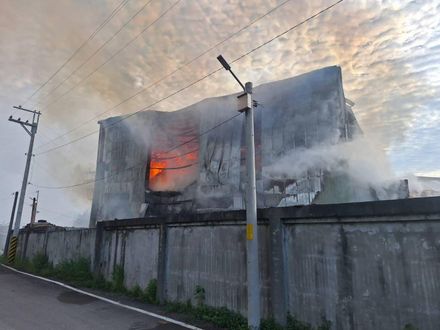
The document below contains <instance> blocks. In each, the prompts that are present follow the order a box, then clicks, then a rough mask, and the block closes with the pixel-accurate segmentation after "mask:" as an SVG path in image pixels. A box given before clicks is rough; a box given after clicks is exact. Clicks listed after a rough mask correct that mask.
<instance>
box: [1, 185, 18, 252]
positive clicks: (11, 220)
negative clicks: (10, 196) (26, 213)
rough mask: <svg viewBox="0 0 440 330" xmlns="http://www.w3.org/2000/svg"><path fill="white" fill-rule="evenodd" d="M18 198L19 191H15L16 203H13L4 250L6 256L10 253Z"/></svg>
mask: <svg viewBox="0 0 440 330" xmlns="http://www.w3.org/2000/svg"><path fill="white" fill-rule="evenodd" d="M17 198H18V191H16V192H15V193H14V203H13V204H12V212H11V219H10V220H9V227H8V232H7V234H6V242H5V248H4V250H3V256H4V257H5V258H6V256H7V255H8V249H9V240H10V239H11V232H12V224H13V223H14V216H15V208H16V207H17Z"/></svg>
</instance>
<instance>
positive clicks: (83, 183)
mask: <svg viewBox="0 0 440 330" xmlns="http://www.w3.org/2000/svg"><path fill="white" fill-rule="evenodd" d="M241 114H242V113H241V112H239V113H237V114H235V115H234V116H232V117H230V118H228V119H226V120H224V121H222V122H220V123H218V124H217V125H215V126H213V127H211V128H209V129H207V130H206V131H204V132H203V133H200V134H199V135H197V136H195V137H194V138H192V139H190V140H188V141H185V142H183V143H180V144H178V145H176V146H174V147H172V148H171V149H169V150H167V151H165V152H164V153H170V152H171V151H173V150H176V149H177V148H180V147H182V146H184V145H186V144H188V143H190V142H192V141H195V140H197V139H199V138H200V137H201V136H203V135H205V134H208V133H209V132H211V131H213V130H215V129H217V128H218V127H220V126H222V125H224V124H226V123H228V122H230V121H231V120H233V119H235V118H237V117H238V116H240V115H241ZM195 164H196V163H194V164H189V165H188V166H185V167H189V166H193V165H195ZM142 165H144V162H142V163H138V164H136V165H132V166H130V167H127V168H125V169H123V170H120V171H116V172H115V173H112V174H111V175H108V176H104V177H102V178H98V179H96V178H95V179H94V180H88V181H85V182H81V183H77V184H73V185H69V186H41V185H38V184H33V183H29V184H30V185H32V186H34V187H36V188H40V189H69V188H75V187H79V186H84V185H88V184H91V183H94V182H98V181H102V180H105V179H109V178H112V177H114V176H116V175H118V174H119V173H121V172H124V171H128V170H131V169H134V168H136V167H138V166H142ZM152 169H163V170H167V169H177V168H152Z"/></svg>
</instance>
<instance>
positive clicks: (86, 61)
mask: <svg viewBox="0 0 440 330" xmlns="http://www.w3.org/2000/svg"><path fill="white" fill-rule="evenodd" d="M152 1H153V0H149V1H147V2H146V3H145V4H144V5H143V6H142V7H141V8H140V9H139V10H138V11H137V12H136V13H135V14H134V15H132V16H131V17H130V18H129V20H128V21H126V22H125V23H124V24H123V25H122V26H121V27H120V28H119V29H118V30H117V31H116V32H115V33H113V34H112V36H111V37H110V38H109V39H107V40H106V41H105V42H104V43H103V44H102V45H101V46H99V47H98V48H97V49H96V50H95V51H94V52H93V53H92V54H91V55H89V57H87V58H86V60H85V61H83V62H82V63H81V64H80V65H78V66H77V67H76V68H75V69H74V70H73V71H72V72H71V73H70V74H69V75H68V76H67V77H66V78H64V79H63V80H61V81H60V82H59V83H58V85H56V86H55V88H53V89H52V90H50V91H49V93H48V94H47V95H46V97H48V96H50V95H51V94H53V93H54V92H55V91H56V90H57V89H58V88H59V87H60V86H61V85H63V84H64V82H66V81H67V80H69V79H70V77H72V76H73V75H74V74H75V73H76V72H78V70H80V69H81V68H82V67H83V66H84V65H86V64H87V63H88V62H89V61H90V60H91V59H92V58H93V57H94V56H95V55H96V54H98V53H99V52H100V51H101V50H102V49H103V48H104V47H105V46H107V45H108V44H109V43H110V42H111V41H112V40H113V39H114V38H116V37H117V36H118V34H119V33H120V32H121V31H122V30H124V29H125V27H126V26H127V25H128V24H129V23H130V22H131V21H132V20H133V19H135V18H136V16H138V15H139V14H140V13H141V12H142V11H143V10H144V8H145V7H146V6H148V5H149V4H150V3H151V2H152ZM66 94H68V93H65V94H62V95H61V96H60V97H59V98H58V99H56V100H55V101H53V102H51V103H48V104H47V105H46V107H47V106H48V105H50V104H52V103H55V102H56V101H57V100H59V99H61V98H62V97H63V96H64V95H66Z"/></svg>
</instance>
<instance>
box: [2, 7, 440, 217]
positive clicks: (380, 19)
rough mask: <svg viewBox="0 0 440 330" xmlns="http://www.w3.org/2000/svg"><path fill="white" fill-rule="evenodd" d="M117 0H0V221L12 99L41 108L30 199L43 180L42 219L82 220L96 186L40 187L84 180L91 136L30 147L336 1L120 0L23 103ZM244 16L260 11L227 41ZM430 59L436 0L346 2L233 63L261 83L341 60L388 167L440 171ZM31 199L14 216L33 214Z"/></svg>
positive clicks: (437, 49) (227, 80)
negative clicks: (46, 151) (100, 26)
mask: <svg viewBox="0 0 440 330" xmlns="http://www.w3.org/2000/svg"><path fill="white" fill-rule="evenodd" d="M284 2H285V3H284ZM120 4H121V1H120V0H108V1H104V0H99V1H98V0H97V1H86V0H61V1H60V0H35V1H26V0H2V1H0V46H1V52H0V72H1V77H0V105H1V113H2V118H3V119H2V120H0V148H1V149H0V150H1V162H0V175H1V177H2V184H1V185H0V205H1V208H0V223H4V222H6V221H7V220H8V218H9V212H10V206H11V203H12V196H10V194H11V193H12V192H13V191H15V190H19V188H20V185H21V179H22V174H23V169H24V164H25V156H24V153H25V152H26V151H27V147H28V140H29V137H28V135H27V134H26V133H25V132H24V130H23V129H22V128H21V127H20V126H19V125H17V124H14V123H11V122H8V120H7V118H8V117H9V115H11V114H14V116H16V117H17V116H20V117H22V118H26V115H25V114H24V113H19V111H13V109H12V106H13V105H18V104H22V105H23V106H25V107H31V108H33V109H34V108H36V109H38V110H41V111H42V112H43V116H42V118H41V124H40V127H39V132H38V134H37V138H36V148H35V150H34V153H35V154H36V156H35V157H34V160H33V162H34V163H33V167H32V172H31V177H30V180H29V181H30V182H31V183H32V185H30V186H29V187H28V197H32V196H33V195H34V194H35V191H36V190H40V205H39V206H40V213H39V215H38V218H43V219H48V220H49V221H51V222H53V223H57V224H60V225H72V224H77V225H78V224H81V223H84V224H85V223H86V222H85V221H84V222H81V219H85V218H86V217H87V212H88V209H89V208H90V196H91V191H92V189H93V185H88V186H82V187H80V188H73V189H64V190H63V189H44V188H37V186H38V185H40V186H65V185H72V184H76V183H79V182H84V181H87V180H90V179H91V178H93V175H94V174H93V172H94V169H95V160H96V146H97V140H98V135H97V134H92V135H90V136H88V137H87V138H84V139H81V140H79V141H77V142H76V143H72V144H69V145H67V146H64V147H62V148H59V149H56V150H53V151H51V152H48V153H45V154H41V155H39V153H40V152H43V151H45V150H48V149H50V148H52V147H55V146H58V145H62V144H65V143H67V142H69V141H72V140H75V139H77V138H79V137H81V136H84V135H86V134H89V133H90V132H93V131H95V130H97V128H98V125H97V120H98V118H106V117H109V116H113V115H118V114H128V113H132V112H134V111H138V110H140V109H142V108H144V107H146V106H148V105H150V104H152V103H155V102H156V101H158V100H160V99H161V98H163V97H165V96H167V95H169V94H172V93H174V92H176V91H178V90H179V89H181V88H182V87H185V86H187V85H189V84H190V83H192V82H194V81H197V80H198V79H200V78H202V77H203V76H205V75H206V74H208V73H210V72H212V71H214V70H216V69H217V68H219V67H220V64H219V63H218V62H217V60H216V56H217V55H218V54H220V53H221V54H223V55H224V57H225V58H226V59H227V60H230V61H232V60H233V59H236V58H239V57H240V56H241V55H243V54H245V53H247V52H248V51H249V50H251V49H253V48H255V47H257V46H259V45H261V44H263V43H265V42H266V41H268V40H269V39H271V38H272V37H274V36H276V35H278V34H279V33H281V32H283V31H285V30H287V29H288V28H290V27H292V26H294V25H295V24H297V23H299V22H301V21H303V20H304V19H306V18H307V17H309V16H311V15H313V14H315V13H317V12H319V11H320V10H321V9H323V8H325V7H327V6H329V5H330V4H332V2H331V1H321V0H311V1H303V0H301V1H293V0H291V1H287V2H286V1H285V0H281V1H275V0H270V1H268V0H264V1H263V0H254V1H242V0H240V1H239V0H230V1H227V0H221V1H209V0H181V1H176V0H151V1H148V0H145V1H141V0H128V1H124V2H123V6H121V8H120V10H119V11H117V13H116V15H115V16H114V17H113V18H112V19H111V20H110V21H109V22H108V23H107V24H106V25H105V26H104V27H103V28H102V29H101V30H100V31H99V32H98V33H97V34H96V35H95V36H94V37H93V38H91V39H90V40H89V41H88V42H87V44H86V45H85V46H84V47H83V48H81V50H80V51H79V52H77V54H76V55H75V56H74V57H73V58H72V60H71V61H69V62H68V63H67V64H66V65H65V67H63V69H61V70H60V71H59V72H58V73H57V74H56V75H55V76H54V77H53V79H51V80H49V82H48V83H47V84H46V85H45V86H44V87H43V88H41V89H40V90H39V91H38V93H36V94H35V95H34V96H33V97H32V98H31V99H30V100H28V101H26V100H27V99H28V97H29V96H30V95H32V94H33V93H34V92H35V91H36V90H37V88H39V87H40V86H41V85H42V84H43V83H45V82H46V81H47V79H48V78H49V77H50V76H51V75H52V74H53V73H54V72H55V71H56V70H57V69H58V68H59V67H60V66H61V65H62V64H63V63H64V62H65V61H66V60H67V59H68V58H69V57H70V56H71V55H72V54H73V53H74V52H75V51H76V50H77V49H78V47H80V46H81V45H82V44H83V42H84V41H85V40H87V39H88V38H89V36H90V35H91V34H92V33H93V32H94V31H95V30H96V28H97V27H98V26H99V25H100V24H101V23H102V22H103V21H104V20H105V19H106V18H107V17H108V16H109V15H110V13H111V12H112V11H113V10H114V9H115V8H118V6H119V5H120ZM278 5H281V6H280V7H279V8H278V9H276V10H274V11H272V12H271V13H270V14H269V15H267V16H265V17H264V18H262V19H260V20H258V19H259V18H260V17H261V16H263V15H264V14H265V13H267V12H269V11H270V10H271V9H273V8H275V7H277V6H278ZM136 13H138V14H137V15H136V16H134V15H135V14H136ZM133 16H134V18H133V19H132V20H131V21H130V22H129V23H128V24H126V22H128V21H129V20H130V19H131V18H132V17H133ZM254 20H258V21H257V22H256V23H254V24H252V25H251V26H249V27H248V28H246V29H244V30H243V31H242V32H240V33H238V34H236V35H234V36H233V37H232V38H230V36H231V35H233V34H235V33H237V32H238V31H240V30H241V29H242V28H243V27H245V26H247V25H249V24H250V23H251V22H252V21H254ZM125 24H126V25H125ZM124 25H125V26H124ZM143 30H145V31H144V32H143V33H141V32H142V31H143ZM118 31H119V32H118ZM117 32H118V33H117ZM115 33H117V34H116V35H115ZM136 36H138V37H137V38H136V39H133V38H135V37H136ZM227 38H229V39H228V40H227V41H226V42H224V43H221V41H223V40H224V39H227ZM132 39H133V41H132V42H130V41H131V40H132ZM103 45H104V46H103ZM125 45H127V46H126V47H125V48H123V47H124V46H125ZM216 45H217V46H216ZM102 46H103V47H102ZM214 46H216V47H214ZM101 47H102V48H101ZM99 48H101V49H100V50H99V51H97V50H98V49H99ZM122 48H123V49H122ZM211 48H213V49H212V50H211V51H209V52H206V51H207V50H209V49H211ZM205 52H206V54H204V55H203V56H201V57H200V58H198V59H197V60H195V61H192V59H193V58H195V57H197V56H199V55H200V54H203V53H205ZM115 53H116V55H114V54H115ZM93 54H94V55H93ZM92 55H93V56H92ZM191 61H192V62H191ZM439 61H440V1H438V0H437V1H427V0H425V1H404V0H401V1H385V0H383V1H373V0H369V1H361V0H351V1H349V0H345V1H343V2H342V3H340V4H338V5H337V6H335V7H334V8H332V9H331V10H329V11H328V12H325V13H324V14H322V15H320V16H319V17H317V18H315V19H313V20H310V21H308V22H307V23H305V24H303V25H301V26H299V27H298V28H296V29H294V30H292V31H291V32H289V33H287V34H285V35H283V36H282V37H280V38H277V39H276V40H275V41H273V42H271V43H269V44H267V45H265V46H263V47H261V48H259V49H258V50H256V51H254V52H253V53H251V54H249V55H247V56H245V57H243V58H242V59H240V60H238V61H236V62H235V63H234V64H233V69H234V71H235V72H236V73H237V74H238V75H239V77H240V78H241V79H242V80H244V81H252V82H253V83H254V84H255V85H258V84H261V83H265V82H270V81H274V80H278V79H283V78H288V77H291V76H295V75H298V74H301V73H305V72H307V71H310V70H313V69H318V68H321V67H324V66H328V65H340V66H341V68H342V73H343V80H344V81H343V82H344V89H345V94H346V97H348V98H349V99H351V100H352V101H354V102H355V104H356V105H355V107H354V109H353V110H354V112H355V115H356V117H357V119H358V121H359V123H360V125H361V127H362V128H363V130H364V133H365V134H366V136H367V137H368V138H369V139H370V140H374V141H375V143H377V144H378V146H379V147H380V148H383V149H384V150H385V151H386V154H387V155H388V158H389V161H390V163H391V167H392V169H393V170H394V171H395V172H396V173H397V174H398V175H402V176H404V175H407V174H409V173H417V174H422V175H433V176H434V175H435V176H440V165H439V164H440V147H439V143H438V141H440V125H439V123H440V109H439V106H440V101H439V95H440V66H439V65H438V64H439ZM189 62H190V64H189V65H187V63H189ZM104 63H105V64H104ZM98 67H99V70H97V71H96V72H94V73H93V74H92V72H93V71H94V70H95V69H96V68H98ZM181 67H182V69H181V70H179V71H177V72H175V73H174V74H172V75H170V73H172V72H174V71H175V70H176V69H178V68H181ZM72 72H74V73H73V74H71V73H72ZM69 76H70V77H69ZM67 77H69V78H68V79H66V78H67ZM86 77H87V78H86ZM164 77H166V78H165V79H163V78H164ZM64 80H65V81H64ZM159 80H160V82H159V83H157V84H155V85H154V86H153V87H149V86H151V84H152V83H155V82H158V81H159ZM63 81H64V82H63ZM238 89H239V86H237V85H236V83H235V82H234V80H233V79H232V78H231V77H230V75H229V74H228V73H227V72H225V71H223V70H221V71H219V72H217V73H215V74H213V75H211V76H209V77H208V78H206V79H204V80H202V81H200V82H199V83H196V84H194V85H193V86H192V87H190V88H187V89H185V90H183V91H182V92H180V93H177V94H175V95H174V96H172V97H170V98H168V99H166V100H165V101H162V102H159V103H157V104H155V105H154V106H153V107H152V109H155V110H163V111H173V110H177V109H179V108H181V107H182V106H185V105H189V104H191V103H194V102H196V101H199V100H201V99H203V98H206V97H211V96H217V95H223V94H228V93H232V92H236V91H238ZM142 90H144V91H143V92H140V91H142ZM137 92H139V93H138V95H136V96H135V97H133V98H131V99H130V100H129V101H127V102H124V103H123V104H121V105H119V106H117V107H115V106H116V105H118V104H119V103H120V102H121V101H123V100H125V99H127V98H128V97H130V96H132V95H134V94H135V93H137ZM87 121H88V123H87V124H83V123H85V122H87ZM79 125H81V126H80V128H78V129H76V128H77V127H78V126H79ZM73 129H75V130H74V131H72V132H70V131H71V130H73ZM67 132H70V133H69V134H66V133H67ZM60 135H64V136H61V137H59V136H60ZM58 137H59V138H58ZM54 139H55V140H54ZM53 140H54V141H53ZM357 152H363V150H358V151H357ZM28 197H27V198H26V207H25V213H24V219H23V221H24V222H28V219H29V214H30V207H29V206H27V204H30V200H29V199H28ZM78 219H79V220H78Z"/></svg>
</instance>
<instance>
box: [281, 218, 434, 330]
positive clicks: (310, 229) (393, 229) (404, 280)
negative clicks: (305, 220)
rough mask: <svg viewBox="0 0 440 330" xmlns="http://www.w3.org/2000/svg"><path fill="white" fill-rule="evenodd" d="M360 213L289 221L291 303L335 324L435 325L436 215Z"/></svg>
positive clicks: (303, 313) (304, 314) (303, 314)
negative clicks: (354, 218) (350, 218)
mask: <svg viewBox="0 0 440 330" xmlns="http://www.w3.org/2000/svg"><path fill="white" fill-rule="evenodd" d="M439 219H440V218H439ZM396 220H397V219H396ZM399 220H403V219H402V218H401V219H399ZM365 221H366V222H365V223H352V224H344V223H334V222H332V221H331V220H328V221H327V223H320V224H316V225H310V224H288V225H286V228H285V248H286V265H287V274H288V276H287V278H288V282H287V288H288V292H289V294H288V308H289V311H290V312H291V313H292V314H294V315H297V316H298V318H299V319H302V320H308V321H310V322H314V321H316V320H319V318H320V317H321V316H323V317H325V318H326V319H329V320H331V321H332V322H333V324H335V325H336V328H338V329H403V327H404V325H405V324H407V323H412V324H414V325H417V327H418V328H419V329H439V328H440V298H439V297H440V296H439V295H440V285H439V283H438V279H439V278H440V235H439V234H440V225H439V223H438V222H436V223H430V222H429V221H423V222H420V221H418V222H415V221H414V219H411V220H406V221H403V222H397V223H396V222H394V223H392V224H390V223H387V222H381V223H374V219H365Z"/></svg>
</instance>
